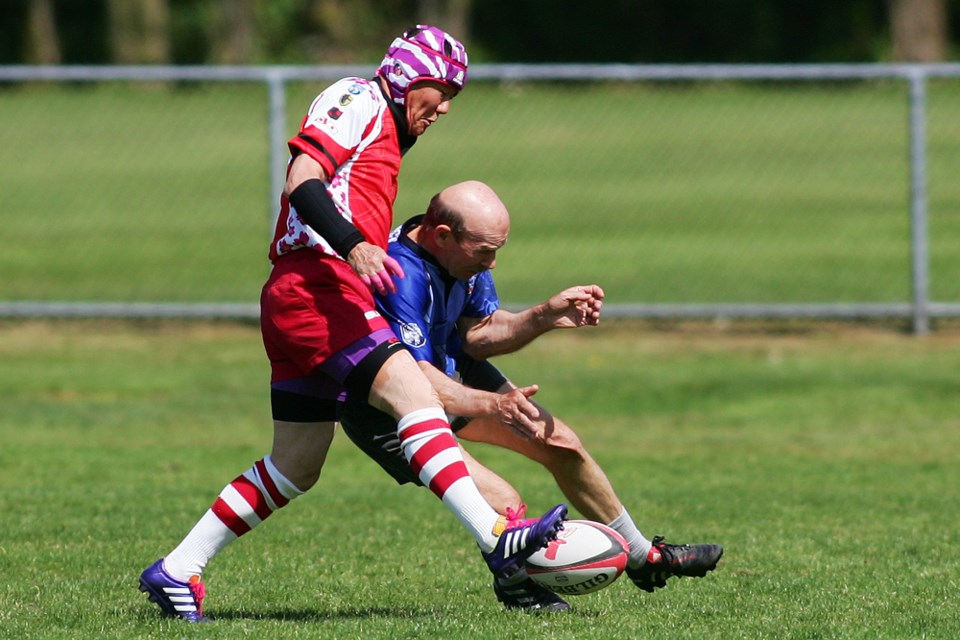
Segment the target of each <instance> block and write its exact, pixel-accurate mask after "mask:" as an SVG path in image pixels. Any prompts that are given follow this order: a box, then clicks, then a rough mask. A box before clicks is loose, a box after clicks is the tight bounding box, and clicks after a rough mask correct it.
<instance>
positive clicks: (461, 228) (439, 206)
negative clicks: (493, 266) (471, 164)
mask: <svg viewBox="0 0 960 640" xmlns="http://www.w3.org/2000/svg"><path fill="white" fill-rule="evenodd" d="M441 224H442V225H446V226H448V227H450V229H451V231H453V233H454V235H456V236H457V238H458V239H463V238H464V237H473V238H477V239H484V240H488V241H490V242H493V243H495V244H498V245H502V244H503V243H504V242H506V238H507V234H508V233H509V232H510V214H509V212H508V211H507V207H506V205H504V204H503V202H502V201H501V200H500V197H499V196H497V194H496V192H494V190H493V189H491V188H490V187H489V186H487V185H486V184H484V183H482V182H479V181H477V180H468V181H466V182H460V183H457V184H455V185H452V186H449V187H447V188H446V189H444V190H443V191H441V192H440V193H438V194H437V195H435V196H434V197H433V199H432V200H431V201H430V206H429V207H428V208H427V214H426V216H425V217H424V220H423V226H424V227H427V228H431V227H436V226H438V225H441Z"/></svg>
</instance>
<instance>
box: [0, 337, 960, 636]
mask: <svg viewBox="0 0 960 640" xmlns="http://www.w3.org/2000/svg"><path fill="white" fill-rule="evenodd" d="M753 328H754V327H751V326H747V325H745V324H738V325H735V326H734V327H732V328H730V329H726V330H723V329H719V328H716V327H713V326H711V325H707V324H691V325H680V326H678V325H672V326H671V328H669V329H666V330H665V329H663V328H656V327H653V326H651V325H646V324H636V323H625V322H624V323H607V324H605V325H603V326H601V327H600V328H598V329H596V330H581V331H579V332H566V333H555V334H552V335H550V336H547V337H545V338H543V339H542V340H541V341H540V342H539V343H537V344H534V345H532V346H531V347H529V348H528V349H526V350H524V351H523V352H521V353H520V354H516V355H514V356H511V357H509V358H506V359H503V360H501V361H500V364H501V366H502V368H504V369H505V370H506V371H507V372H508V373H509V374H510V375H511V376H512V377H513V378H514V379H515V380H516V381H517V382H522V383H524V384H526V383H539V384H540V385H541V386H542V390H541V392H540V394H539V395H538V396H537V397H538V399H539V400H540V401H541V402H543V403H544V404H546V405H547V406H548V407H550V408H551V409H553V410H554V412H555V413H557V414H559V415H561V416H563V417H564V418H565V419H566V420H567V421H568V422H569V423H570V424H571V425H573V426H574V427H575V428H576V429H577V430H578V432H579V433H580V435H581V437H582V438H583V440H584V442H585V443H586V444H587V446H588V448H589V449H590V450H591V452H592V453H593V455H594V457H595V458H597V460H598V461H599V462H600V463H601V464H602V465H603V467H604V468H605V469H606V471H607V473H608V475H609V476H610V478H611V479H612V481H613V483H614V485H615V487H617V490H618V493H619V495H620V497H621V498H622V500H623V501H624V502H625V503H626V504H627V506H628V508H630V510H631V511H632V513H633V515H634V517H635V519H636V520H637V522H638V523H639V525H640V527H641V529H642V530H643V531H644V532H645V533H646V534H647V535H648V536H653V535H656V534H664V535H667V536H668V537H669V538H670V539H672V540H676V541H690V542H696V541H711V542H720V543H722V544H724V545H725V547H726V550H727V552H726V555H725V557H724V560H723V561H722V563H721V565H720V568H719V569H718V571H716V572H715V573H713V574H711V575H710V576H709V577H707V578H706V579H703V580H683V581H680V582H673V583H671V585H670V587H669V588H668V589H666V590H662V591H659V592H657V593H656V594H653V595H649V594H645V593H642V592H640V591H639V590H637V589H636V588H634V587H633V586H632V585H631V584H630V583H629V582H628V581H626V580H621V581H618V582H617V583H616V584H614V585H612V586H611V587H610V588H608V589H606V590H603V591H601V592H599V593H596V594H591V595H588V596H582V597H579V598H576V599H574V600H572V604H573V605H574V610H573V612H572V613H570V614H568V615H559V616H553V617H547V618H540V617H529V616H526V615H524V614H521V613H513V612H506V611H504V610H502V609H501V607H500V606H499V605H498V604H497V602H496V600H495V598H494V596H493V593H492V591H491V589H490V585H489V582H490V580H489V576H488V574H487V571H486V569H485V568H484V566H483V564H482V562H481V560H480V558H479V556H478V554H477V553H476V550H475V547H474V546H473V544H472V541H471V540H470V539H469V537H468V535H467V534H466V533H465V532H464V531H463V530H462V529H461V528H460V527H459V525H458V524H457V523H456V521H455V520H454V518H453V517H451V516H450V514H449V513H447V512H446V510H445V509H444V508H443V507H442V506H441V505H439V504H438V503H437V500H436V498H435V497H434V496H433V495H432V494H430V493H429V492H427V491H423V490H416V489H413V488H410V487H402V488H401V487H398V486H396V484H395V483H393V481H392V480H390V479H389V478H387V477H386V476H385V475H384V474H382V473H381V472H380V471H379V470H378V468H377V467H376V465H375V464H374V463H373V462H371V461H369V460H368V459H366V458H364V457H363V456H362V455H361V454H360V453H358V451H357V450H356V449H355V448H354V447H353V446H352V445H351V444H350V443H349V442H348V441H347V439H346V438H343V437H342V436H341V437H338V438H337V440H336V441H335V444H334V450H333V452H332V454H331V457H330V460H329V462H328V464H327V467H326V468H325V470H324V474H323V476H322V477H321V480H320V483H319V484H318V486H317V488H316V489H314V490H313V491H312V492H311V493H309V494H307V495H306V496H304V497H302V498H300V499H299V500H298V501H296V502H295V503H293V504H292V505H290V506H289V507H288V508H287V509H285V510H284V511H282V512H280V513H278V514H277V515H275V516H274V517H273V518H272V519H271V521H270V522H269V523H267V524H266V525H265V526H262V527H260V528H258V529H257V530H256V531H254V532H253V533H252V534H250V535H249V536H248V537H246V538H244V539H242V540H241V541H239V542H238V543H236V544H234V545H232V546H231V547H229V548H228V549H227V550H226V551H225V552H224V553H223V554H221V555H220V556H219V557H218V558H216V559H215V560H214V562H213V563H211V565H210V567H208V571H207V574H206V581H207V583H208V589H209V596H208V600H207V609H208V612H209V613H210V614H211V615H212V616H214V617H215V618H216V619H217V620H216V622H215V623H214V624H213V625H208V626H204V627H202V628H196V627H190V626H188V625H186V624H182V623H179V622H177V621H169V620H166V619H164V618H161V617H159V615H158V614H157V612H156V611H155V608H154V606H153V605H150V604H149V603H148V602H147V601H146V598H145V597H144V596H143V594H140V593H139V592H137V590H136V578H137V575H138V573H139V572H140V571H141V570H142V569H143V568H144V567H145V566H146V565H147V564H149V563H150V562H152V561H153V560H154V559H156V558H157V557H158V556H160V555H162V554H163V553H165V552H166V551H168V550H169V549H170V548H172V546H173V545H175V544H176V542H177V541H178V540H179V538H180V537H181V536H182V535H183V534H184V533H186V531H187V529H188V528H189V527H190V526H191V525H192V524H193V522H194V521H195V520H196V518H197V517H199V516H200V515H201V513H202V512H203V511H204V510H205V509H206V508H207V507H208V506H209V504H210V502H211V501H212V500H213V498H214V496H215V495H216V493H217V492H218V491H219V490H220V488H221V487H222V486H223V485H224V484H225V483H226V482H228V481H229V480H230V479H232V478H233V477H234V476H235V475H236V474H237V473H239V472H241V471H243V470H244V469H246V468H247V467H248V466H249V465H250V463H251V462H252V461H253V460H255V459H256V458H258V457H260V456H261V455H263V454H264V453H265V452H266V450H267V447H268V446H269V437H270V428H269V406H268V393H267V374H268V368H267V364H266V361H265V357H264V356H263V355H262V347H261V346H260V342H259V335H258V332H257V330H256V328H255V327H252V326H248V325H243V324H231V323H219V324H215V323H212V324H205V323H193V324H189V323H184V324H178V323H171V322H143V323H112V322H109V323H104V322H94V321H88V322H65V321H64V322H22V323H21V322H3V323H0V362H3V366H2V367H0V442H2V443H3V446H2V447H0V469H2V470H3V473H2V474H0V510H2V513H3V518H2V519H0V576H2V580H0V638H11V639H14V638H16V639H29V638H37V639H41V638H42V639H49V638H64V639H66V638H70V639H73V638H103V639H109V638H117V639H121V638H122V639H124V640H127V639H130V638H174V637H175V638H184V637H186V638H193V637H203V638H230V639H235V638H242V637H254V638H271V639H273V640H282V639H286V638H318V637H319V638H350V639H352V638H357V639H361V638H362V639H364V640H368V639H371V638H384V639H389V640H395V639H397V638H411V639H413V638H518V639H521V638H522V639H524V640H529V639H531V638H571V639H573V638H583V637H604V638H612V639H620V638H622V639H624V640H635V639H636V638H646V639H651V640H655V639H658V638H663V639H671V640H672V639H677V638H690V639H702V638H723V639H726V638H742V639H745V640H746V639H749V640H753V639H756V638H771V639H777V640H779V639H783V638H788V639H790V638H795V639H807V638H830V639H834V638H838V639H845V638H862V639H870V640H875V639H894V638H897V639H900V638H902V639H915V638H942V639H944V640H947V639H950V640H952V639H953V638H956V637H960V613H958V609H957V606H956V605H957V600H956V591H957V579H958V578H957V576H958V575H960V561H958V556H957V554H956V549H957V547H958V544H960V533H958V531H960V530H958V527H957V523H958V521H957V514H958V513H960V494H958V492H957V490H956V487H957V486H960V466H958V465H957V460H958V459H960V418H958V414H957V411H956V406H957V405H956V403H957V396H958V391H960V387H958V383H957V377H956V372H957V370H958V368H960V348H958V347H960V334H958V332H957V330H956V327H943V328H942V330H941V331H938V332H937V333H936V334H935V335H932V336H928V337H924V338H915V337H908V336H905V335H903V334H901V333H898V332H896V331H892V330H888V329H887V328H885V327H853V326H847V325H836V326H828V325H824V324H817V325H805V324H778V325H773V326H769V327H760V329H765V330H757V331H753V330H752V329H753ZM473 451H474V453H475V454H477V455H478V457H480V458H481V459H482V460H484V461H485V462H487V463H488V464H489V465H490V466H492V467H493V468H494V469H497V470H499V471H500V472H501V473H503V474H504V475H505V476H506V477H507V478H508V479H509V480H511V481H512V482H513V483H514V484H515V485H516V486H517V487H518V488H520V489H521V491H522V492H523V494H524V497H525V499H526V501H527V502H528V503H529V504H530V505H531V508H532V509H533V510H534V511H537V510H543V509H545V508H547V507H548V506H550V505H552V504H554V503H555V502H557V501H559V500H561V497H560V495H559V492H558V490H557V489H556V487H555V486H554V485H553V483H552V481H551V479H550V478H549V477H548V476H547V474H546V472H544V471H543V470H542V469H539V468H538V467H537V466H536V465H534V464H532V463H530V462H528V461H525V460H518V459H517V458H516V456H513V455H511V454H507V453H503V452H499V451H496V450H492V449H489V448H479V449H478V448H474V449H473Z"/></svg>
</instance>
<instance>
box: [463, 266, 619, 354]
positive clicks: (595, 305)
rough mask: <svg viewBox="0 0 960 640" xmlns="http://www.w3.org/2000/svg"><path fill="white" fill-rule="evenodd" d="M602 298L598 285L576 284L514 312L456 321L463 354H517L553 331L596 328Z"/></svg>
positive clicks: (498, 311)
mask: <svg viewBox="0 0 960 640" xmlns="http://www.w3.org/2000/svg"><path fill="white" fill-rule="evenodd" d="M603 297H604V294H603V289H601V288H600V287H599V286H597V285H595V284H588V285H579V286H576V287H570V288H568V289H564V290H563V291H561V292H560V293H557V294H556V295H554V296H552V297H551V298H550V299H549V300H547V301H546V302H543V303H541V304H538V305H535V306H533V307H530V308H529V309H525V310H523V311H519V312H517V313H512V312H510V311H507V310H505V309H497V310H496V311H494V312H493V313H492V314H490V315H489V316H486V317H485V318H460V320H459V322H458V326H459V329H460V333H461V336H462V337H463V345H464V351H465V352H466V353H467V354H469V355H470V356H471V357H473V358H477V359H484V358H490V357H492V356H496V355H501V354H504V353H511V352H513V351H517V350H518V349H521V348H523V347H525V346H526V345H528V344H530V342H532V341H533V340H534V339H535V338H537V337H538V336H540V335H543V334H544V333H546V332H548V331H552V330H553V329H575V328H577V327H586V326H596V325H598V324H600V309H601V308H602V307H603Z"/></svg>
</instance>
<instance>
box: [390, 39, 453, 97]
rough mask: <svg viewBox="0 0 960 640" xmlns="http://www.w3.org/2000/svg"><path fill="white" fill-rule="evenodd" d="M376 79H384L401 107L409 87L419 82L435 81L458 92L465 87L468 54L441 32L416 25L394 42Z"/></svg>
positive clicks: (391, 94)
mask: <svg viewBox="0 0 960 640" xmlns="http://www.w3.org/2000/svg"><path fill="white" fill-rule="evenodd" d="M377 75H378V76H382V77H383V78H385V79H386V81H387V85H388V86H389V87H390V97H391V98H393V101H394V102H396V103H397V104H404V102H405V100H406V97H407V91H408V90H409V89H410V85H412V84H413V83H415V82H419V81H421V80H436V81H437V82H442V83H443V84H446V85H448V86H451V87H454V88H455V89H457V90H458V91H459V90H460V89H463V87H464V85H465V84H466V83H467V50H466V49H464V47H463V45H462V44H460V42H459V41H458V40H457V39H456V38H454V37H453V36H451V35H450V34H449V33H447V32H445V31H443V30H442V29H438V28H437V27H431V26H429V25H423V24H418V25H417V26H415V27H410V28H409V29H407V30H406V31H404V32H403V35H402V36H400V37H399V38H397V39H396V40H394V41H393V43H392V44H391V45H390V48H389V49H387V55H385V56H384V57H383V62H381V63H380V68H379V69H377Z"/></svg>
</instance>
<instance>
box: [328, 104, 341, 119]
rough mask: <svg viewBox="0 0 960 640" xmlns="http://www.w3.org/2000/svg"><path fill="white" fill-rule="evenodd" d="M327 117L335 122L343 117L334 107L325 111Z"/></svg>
mask: <svg viewBox="0 0 960 640" xmlns="http://www.w3.org/2000/svg"><path fill="white" fill-rule="evenodd" d="M327 115H328V116H330V117H331V118H333V119H334V120H337V119H338V118H339V117H340V116H342V115H343V111H340V109H337V108H336V107H330V110H329V111H327Z"/></svg>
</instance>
